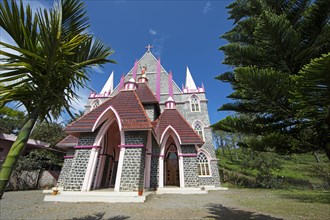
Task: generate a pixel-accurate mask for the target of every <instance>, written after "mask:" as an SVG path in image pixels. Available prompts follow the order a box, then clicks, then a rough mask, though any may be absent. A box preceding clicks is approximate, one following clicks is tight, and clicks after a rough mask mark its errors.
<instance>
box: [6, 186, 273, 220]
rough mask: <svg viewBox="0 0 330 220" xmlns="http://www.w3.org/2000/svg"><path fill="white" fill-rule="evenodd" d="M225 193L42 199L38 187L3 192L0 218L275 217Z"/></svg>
mask: <svg viewBox="0 0 330 220" xmlns="http://www.w3.org/2000/svg"><path fill="white" fill-rule="evenodd" d="M228 193H229V192H226V191H210V192H209V194H207V195H155V194H154V195H151V196H150V197H148V200H147V201H146V202H145V203H115V204H113V203H59V202H58V203H56V202H44V201H43V198H44V194H42V192H41V191H20V192H7V193H6V194H5V196H4V199H3V200H1V201H0V219H1V220H6V219H86V220H87V219H94V220H96V219H112V220H123V219H226V220H227V219H235V220H236V219H250V218H253V219H276V218H274V217H272V216H270V215H267V214H262V213H254V212H251V211H248V210H244V208H242V207H237V205H235V204H234V203H233V201H231V200H230V199H228V198H227V196H225V195H228ZM231 193H233V192H231Z"/></svg>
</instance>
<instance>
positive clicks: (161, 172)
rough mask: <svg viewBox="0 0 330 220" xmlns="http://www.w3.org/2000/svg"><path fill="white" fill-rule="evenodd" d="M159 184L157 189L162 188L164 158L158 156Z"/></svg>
mask: <svg viewBox="0 0 330 220" xmlns="http://www.w3.org/2000/svg"><path fill="white" fill-rule="evenodd" d="M158 179H159V183H158V187H159V188H163V187H164V157H162V156H159V178H158Z"/></svg>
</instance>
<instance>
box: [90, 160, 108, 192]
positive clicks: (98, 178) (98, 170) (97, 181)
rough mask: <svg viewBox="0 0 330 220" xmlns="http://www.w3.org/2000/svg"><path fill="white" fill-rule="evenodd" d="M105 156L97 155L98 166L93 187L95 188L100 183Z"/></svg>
mask: <svg viewBox="0 0 330 220" xmlns="http://www.w3.org/2000/svg"><path fill="white" fill-rule="evenodd" d="M105 157H106V156H105V155H101V156H100V157H99V166H98V169H97V171H96V181H95V184H94V187H93V189H97V188H99V187H100V184H101V181H102V174H103V170H104V163H105Z"/></svg>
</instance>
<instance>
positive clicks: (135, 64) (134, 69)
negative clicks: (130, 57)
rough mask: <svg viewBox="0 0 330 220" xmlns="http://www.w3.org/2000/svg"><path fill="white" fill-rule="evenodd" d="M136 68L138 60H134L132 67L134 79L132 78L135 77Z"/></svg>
mask: <svg viewBox="0 0 330 220" xmlns="http://www.w3.org/2000/svg"><path fill="white" fill-rule="evenodd" d="M137 68H138V61H137V60H135V63H134V68H133V79H134V80H135V79H136V72H137Z"/></svg>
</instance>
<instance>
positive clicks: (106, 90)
mask: <svg viewBox="0 0 330 220" xmlns="http://www.w3.org/2000/svg"><path fill="white" fill-rule="evenodd" d="M113 74H114V73H113V71H112V73H111V74H110V76H109V78H108V80H107V82H106V83H105V84H104V86H103V89H102V90H101V92H100V94H105V93H108V94H109V95H110V94H111V93H112V91H113Z"/></svg>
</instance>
